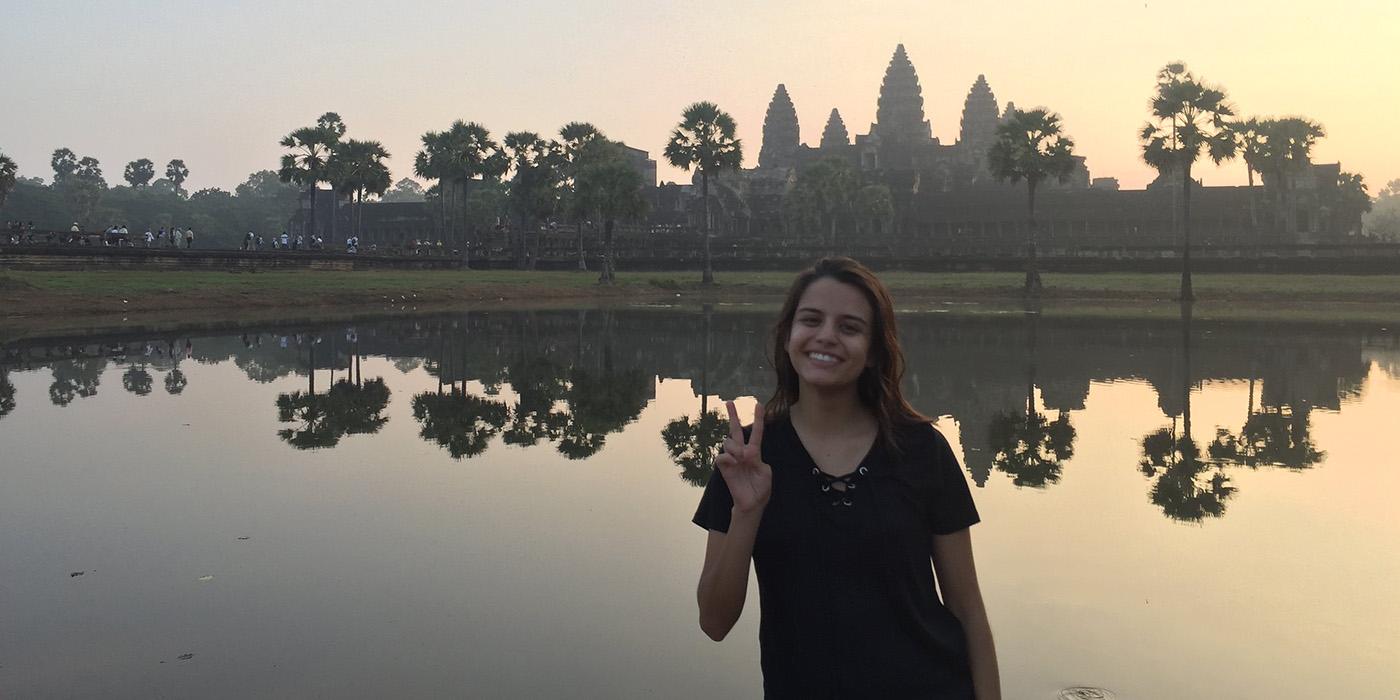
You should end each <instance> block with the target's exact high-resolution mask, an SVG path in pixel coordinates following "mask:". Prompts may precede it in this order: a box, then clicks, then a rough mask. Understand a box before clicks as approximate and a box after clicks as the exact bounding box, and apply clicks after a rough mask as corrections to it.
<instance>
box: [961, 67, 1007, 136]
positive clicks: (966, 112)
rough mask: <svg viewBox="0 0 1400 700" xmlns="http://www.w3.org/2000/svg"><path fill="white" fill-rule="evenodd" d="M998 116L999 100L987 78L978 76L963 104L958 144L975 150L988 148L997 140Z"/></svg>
mask: <svg viewBox="0 0 1400 700" xmlns="http://www.w3.org/2000/svg"><path fill="white" fill-rule="evenodd" d="M998 115H999V112H998V110H997V98H996V95H994V94H992V88H991V86H990V85H988V84H987V76H985V75H978V76H977V82H974V83H973V84H972V89H970V90H968V92H967V101H966V102H964V103H963V113H962V131H961V132H960V133H959V136H958V143H960V144H962V145H964V146H966V147H968V148H971V149H973V150H985V149H986V148H988V147H989V146H990V145H991V143H992V142H993V141H995V140H996V135H997V121H998V118H999V117H998Z"/></svg>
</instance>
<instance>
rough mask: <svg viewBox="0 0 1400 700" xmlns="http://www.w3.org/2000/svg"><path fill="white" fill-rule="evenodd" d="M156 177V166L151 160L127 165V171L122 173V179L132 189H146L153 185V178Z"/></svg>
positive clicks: (137, 161) (135, 161)
mask: <svg viewBox="0 0 1400 700" xmlns="http://www.w3.org/2000/svg"><path fill="white" fill-rule="evenodd" d="M155 176H156V164H155V163H152V162H151V159H150V158H142V159H140V160H133V161H131V162H130V163H127V164H126V171H125V172H124V173H122V178H123V179H125V180H126V181H127V183H129V184H130V185H131V186H132V187H145V186H146V185H149V184H150V183H151V178H153V177H155Z"/></svg>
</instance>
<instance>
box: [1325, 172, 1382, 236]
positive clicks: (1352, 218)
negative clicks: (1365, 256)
mask: <svg viewBox="0 0 1400 700" xmlns="http://www.w3.org/2000/svg"><path fill="white" fill-rule="evenodd" d="M1327 204H1328V208H1329V209H1331V211H1332V232H1333V233H1334V234H1335V235H1338V236H1343V237H1350V236H1359V235H1361V230H1362V224H1361V222H1362V219H1363V217H1365V216H1366V213H1367V212H1369V211H1371V207H1372V204H1371V194H1370V192H1369V191H1367V187H1366V180H1365V178H1363V177H1362V176H1361V175H1359V174H1356V173H1348V172H1345V171H1343V172H1340V173H1338V174H1337V187H1336V189H1335V190H1332V191H1331V200H1330V201H1328V202H1327Z"/></svg>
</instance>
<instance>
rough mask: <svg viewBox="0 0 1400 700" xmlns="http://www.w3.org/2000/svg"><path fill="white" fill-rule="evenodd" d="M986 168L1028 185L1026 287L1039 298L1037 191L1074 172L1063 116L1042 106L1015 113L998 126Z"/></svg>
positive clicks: (1030, 294)
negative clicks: (1063, 126) (1050, 181)
mask: <svg viewBox="0 0 1400 700" xmlns="http://www.w3.org/2000/svg"><path fill="white" fill-rule="evenodd" d="M987 166H988V168H989V169H990V170H991V173H992V176H993V177H995V178H997V179H998V180H1003V181H1009V182H1011V184H1013V185H1014V184H1016V183H1018V182H1021V181H1022V180H1024V181H1025V183H1026V201H1027V218H1028V222H1029V229H1030V234H1029V236H1028V238H1027V241H1026V285H1025V289H1024V290H1023V291H1024V293H1025V295H1026V296H1028V297H1031V298H1037V297H1039V296H1040V292H1041V289H1042V285H1041V281H1040V263H1039V260H1038V256H1037V251H1036V222H1035V190H1036V188H1037V187H1039V186H1040V183H1042V182H1044V181H1045V180H1046V179H1047V178H1055V179H1057V180H1061V181H1063V180H1064V179H1065V178H1067V177H1069V175H1070V174H1071V173H1073V172H1074V166H1075V162H1074V140H1073V139H1071V138H1070V137H1069V136H1067V135H1065V134H1064V131H1063V128H1062V126H1061V123H1060V115H1059V114H1056V113H1055V112H1051V111H1049V110H1047V109H1045V108H1043V107H1041V108H1037V109H1032V110H1026V111H1023V110H1019V109H1016V110H1013V111H1011V114H1010V115H1009V116H1008V118H1006V119H1005V120H1003V121H1002V122H1001V123H1000V124H998V125H997V135H996V141H994V142H993V143H992V146H991V148H989V149H988V150H987Z"/></svg>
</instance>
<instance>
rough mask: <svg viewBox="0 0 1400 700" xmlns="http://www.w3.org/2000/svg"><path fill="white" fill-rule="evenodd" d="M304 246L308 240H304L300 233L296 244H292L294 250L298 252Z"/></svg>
mask: <svg viewBox="0 0 1400 700" xmlns="http://www.w3.org/2000/svg"><path fill="white" fill-rule="evenodd" d="M304 245H306V239H305V238H303V237H302V235H301V234H300V233H298V234H297V240H296V242H295V243H293V244H292V250H297V249H299V248H301V247H303V246H304Z"/></svg>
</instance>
